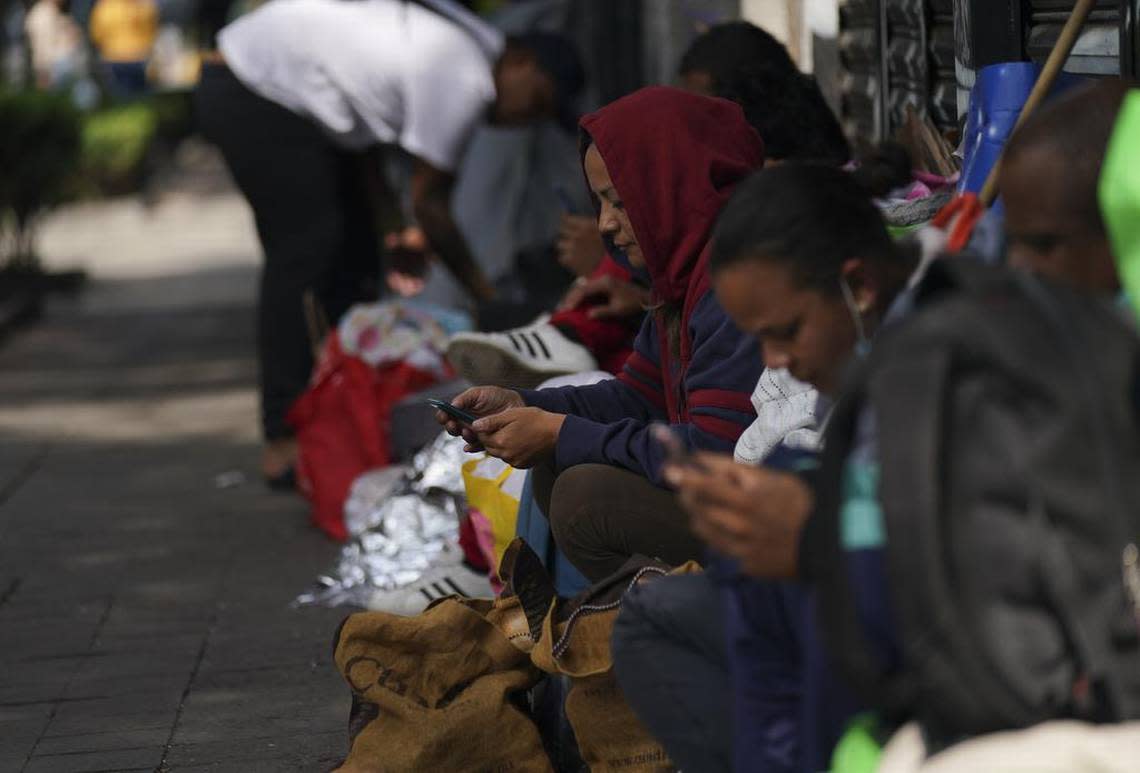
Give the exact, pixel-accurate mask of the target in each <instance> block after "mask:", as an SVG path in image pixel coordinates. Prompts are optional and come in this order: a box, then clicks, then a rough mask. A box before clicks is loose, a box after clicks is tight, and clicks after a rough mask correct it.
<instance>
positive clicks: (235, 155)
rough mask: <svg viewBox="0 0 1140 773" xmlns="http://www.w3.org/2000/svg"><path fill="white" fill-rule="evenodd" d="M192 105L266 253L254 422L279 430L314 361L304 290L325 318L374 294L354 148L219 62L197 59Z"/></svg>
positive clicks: (373, 247) (372, 225) (369, 219)
mask: <svg viewBox="0 0 1140 773" xmlns="http://www.w3.org/2000/svg"><path fill="white" fill-rule="evenodd" d="M195 112H196V113H197V119H198V124H199V127H200V129H201V131H202V134H203V135H204V136H205V137H206V139H208V140H210V141H211V142H213V143H214V144H215V145H217V146H218V148H219V149H220V150H221V153H222V156H223V157H224V158H225V161H226V165H227V166H228V167H229V170H230V173H231V174H232V175H233V178H234V181H235V182H236V183H237V186H238V188H239V189H240V190H241V192H242V194H243V195H244V196H245V197H246V199H247V200H248V201H249V204H250V206H251V207H252V208H253V214H254V218H255V220H256V223H257V234H258V237H259V239H260V240H261V246H262V250H263V251H264V253H265V265H264V268H263V270H262V273H261V284H260V297H259V299H258V312H257V340H258V359H259V365H260V382H261V384H260V385H261V416H262V427H263V430H264V434H265V437H266V439H269V440H274V439H278V438H282V437H287V436H289V435H290V434H291V432H290V430H289V427H288V425H287V424H286V422H285V415H286V413H287V412H288V410H289V407H290V406H291V405H292V404H293V401H294V400H296V399H297V397H299V396H300V394H301V393H302V392H303V391H304V389H305V387H306V385H307V383H308V380H309V376H310V373H311V372H312V369H313V358H312V348H311V345H310V338H309V333H308V328H307V326H306V322H305V312H304V305H303V299H304V295H305V293H306V291H312V292H313V294H314V296H315V297H316V298H317V300H319V301H320V303H321V305H322V307H323V309H324V312H325V314H326V316H327V317H328V319H329V321H330V322H331V323H332V324H336V321H337V320H338V319H339V318H340V316H341V315H342V314H343V313H344V312H345V311H346V310H347V309H348V308H349V306H351V305H352V304H353V303H356V302H359V301H362V300H368V299H374V298H375V297H376V295H377V288H378V286H379V275H380V257H379V241H378V234H377V228H376V219H375V213H374V212H373V211H372V204H371V200H370V197H369V195H368V188H367V183H366V178H365V176H364V173H363V168H364V166H363V164H364V158H363V154H361V153H350V152H347V151H345V150H342V149H340V148H339V147H337V146H336V145H334V144H333V143H332V142H331V141H330V140H329V139H328V138H327V137H326V136H325V134H324V133H323V131H322V130H321V129H320V128H319V127H318V126H317V125H316V124H314V123H313V122H312V121H309V120H307V119H305V118H302V117H300V116H298V115H296V114H295V113H292V112H290V111H289V110H286V109H285V108H283V107H281V106H280V105H278V104H276V103H274V102H271V101H269V100H267V99H264V98H262V97H260V96H258V95H257V94H254V93H253V92H252V91H250V90H249V89H248V88H246V87H245V86H244V85H243V84H242V83H241V82H240V81H239V80H238V79H237V78H236V77H235V76H234V75H233V74H232V73H231V72H230V71H229V69H228V68H226V67H225V66H224V65H216V64H208V65H206V66H204V67H203V69H202V78H201V81H200V83H199V85H198V89H197V92H196V94H195Z"/></svg>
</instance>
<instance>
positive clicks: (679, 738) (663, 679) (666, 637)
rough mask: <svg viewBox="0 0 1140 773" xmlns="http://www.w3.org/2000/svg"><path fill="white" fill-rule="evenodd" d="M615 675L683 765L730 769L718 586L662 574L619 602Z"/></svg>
mask: <svg viewBox="0 0 1140 773" xmlns="http://www.w3.org/2000/svg"><path fill="white" fill-rule="evenodd" d="M612 647H613V658H614V673H615V674H616V675H617V680H618V684H619V685H620V686H621V690H622V693H623V694H624V695H625V699H626V701H628V702H629V705H630V706H631V707H632V708H633V710H634V713H636V714H637V717H638V719H640V720H641V721H642V723H643V724H644V725H645V726H646V727H647V728H649V731H650V732H651V733H653V735H654V736H655V737H656V738H657V739H658V740H660V741H661V743H662V744H663V745H664V746H665V749H666V751H668V752H669V756H670V757H672V759H673V762H674V763H675V764H676V765H677V766H678V767H679V768H681V770H684V771H694V772H700V773H704V772H705V771H721V770H723V771H728V770H732V697H731V688H730V685H729V677H728V662H727V652H726V644H725V638H724V614H723V607H722V596H721V591H720V589H719V588H718V587H717V586H716V585H714V584H713V583H712V582H711V581H710V579H709V577H708V576H707V575H705V574H687V575H677V576H674V577H664V578H662V579H660V580H657V581H654V582H649V583H646V584H644V585H641V586H638V587H635V588H634V589H633V590H631V591H630V592H629V593H627V594H626V595H625V597H624V599H623V600H622V609H621V613H620V614H619V615H618V618H617V621H616V622H615V623H614V632H613V639H612Z"/></svg>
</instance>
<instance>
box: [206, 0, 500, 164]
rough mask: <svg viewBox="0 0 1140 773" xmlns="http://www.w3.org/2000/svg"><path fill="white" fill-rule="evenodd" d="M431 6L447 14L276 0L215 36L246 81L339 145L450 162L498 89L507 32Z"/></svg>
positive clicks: (439, 2)
mask: <svg viewBox="0 0 1140 773" xmlns="http://www.w3.org/2000/svg"><path fill="white" fill-rule="evenodd" d="M431 5H432V7H433V8H437V9H439V11H440V13H436V12H435V11H432V10H429V9H427V8H424V7H421V6H420V5H418V4H416V3H411V2H403V0H353V2H344V0H271V2H268V3H266V4H265V5H263V6H261V7H260V8H258V9H257V10H255V11H253V12H251V13H249V14H247V15H245V16H243V17H241V18H239V19H238V20H237V21H235V22H233V23H232V24H230V25H228V26H227V27H226V28H225V29H223V30H222V31H221V32H220V33H219V35H218V47H219V48H220V49H221V52H222V55H223V57H224V58H225V60H226V63H227V65H228V66H229V68H230V70H232V71H233V73H234V75H236V76H237V78H238V79H239V80H240V81H241V82H242V83H244V84H245V85H246V86H247V87H248V88H249V89H250V90H252V91H254V92H255V93H257V94H260V95H261V96H263V97H265V98H266V99H269V100H271V101H273V102H276V103H278V104H280V105H281V106H283V107H285V108H288V109H289V110H292V111H293V112H295V113H298V114H300V115H303V116H306V117H309V118H311V119H313V120H315V121H316V122H317V123H318V124H320V125H321V126H323V127H324V128H325V130H326V131H327V132H328V133H329V135H330V136H331V137H332V138H333V139H334V140H335V141H336V142H337V143H338V144H340V145H342V146H343V147H346V148H349V149H361V148H364V147H367V146H368V145H371V144H374V143H377V142H380V143H385V144H395V145H399V146H400V147H402V148H403V149H404V150H406V151H407V152H408V153H410V154H412V155H413V156H416V157H418V158H421V159H423V160H424V161H427V162H428V163H430V164H432V165H433V166H435V167H437V168H439V169H443V170H445V171H454V170H455V169H456V167H457V166H458V165H459V161H460V159H461V158H462V156H463V150H464V147H465V146H466V144H467V141H468V140H469V138H470V137H471V135H472V134H473V133H474V131H475V128H476V126H477V125H478V124H479V122H480V121H481V120H482V119H483V118H484V117H485V115H486V113H487V111H488V109H489V108H490V106H491V104H492V103H493V102H494V100H495V83H494V78H493V76H492V68H493V65H494V62H495V60H496V59H497V58H498V56H499V54H500V53H501V51H502V48H503V45H504V41H503V36H502V35H501V34H500V33H499V32H497V31H496V30H495V29H494V28H492V27H490V26H489V25H487V24H485V23H484V22H482V21H481V20H480V19H479V18H478V17H476V16H474V15H473V14H471V13H469V12H467V11H466V10H464V9H463V8H461V7H459V6H458V5H455V4H454V3H450V2H446V1H445V0H431ZM444 13H446V17H445V16H444V15H443V14H444Z"/></svg>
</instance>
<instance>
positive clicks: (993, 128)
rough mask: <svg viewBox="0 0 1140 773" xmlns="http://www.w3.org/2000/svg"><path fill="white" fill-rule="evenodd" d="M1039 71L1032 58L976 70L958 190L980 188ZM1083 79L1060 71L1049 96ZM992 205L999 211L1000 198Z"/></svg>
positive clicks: (1081, 81)
mask: <svg viewBox="0 0 1140 773" xmlns="http://www.w3.org/2000/svg"><path fill="white" fill-rule="evenodd" d="M1040 74H1041V66H1040V65H1037V64H1034V63H1033V62H1004V63H1002V64H991V65H989V66H987V67H983V68H982V69H980V70H979V71H978V78H977V81H976V82H975V83H974V88H973V90H972V91H971V92H970V106H969V109H968V111H967V114H966V128H965V130H964V132H963V138H962V147H963V151H964V153H963V155H964V159H963V162H962V178H961V180H960V181H959V182H958V191H959V192H962V191H970V192H972V193H980V192H981V190H982V186H983V185H985V182H986V176H987V175H988V174H989V173H990V170H991V169H993V167H994V164H996V163H997V160H998V158H999V157H1000V156H1001V150H1002V147H1004V146H1005V143H1006V140H1008V139H1009V136H1010V135H1011V134H1012V133H1013V126H1014V124H1015V123H1017V117H1018V115H1020V114H1021V108H1022V106H1024V105H1025V100H1026V99H1028V98H1029V92H1031V91H1032V90H1033V84H1034V83H1036V82H1037V76H1038V75H1040ZM1085 80H1086V79H1085V78H1082V77H1080V76H1078V75H1071V74H1069V73H1064V72H1063V73H1061V74H1060V76H1059V77H1058V78H1057V81H1056V83H1054V84H1053V88H1052V90H1051V91H1050V92H1049V98H1050V99H1051V98H1053V97H1054V96H1056V95H1057V94H1060V93H1061V92H1063V91H1065V90H1067V89H1069V88H1072V87H1073V86H1075V85H1078V84H1080V83H1084V82H1085ZM994 208H995V209H998V211H999V212H1000V208H1001V202H1000V200H999V201H997V202H994Z"/></svg>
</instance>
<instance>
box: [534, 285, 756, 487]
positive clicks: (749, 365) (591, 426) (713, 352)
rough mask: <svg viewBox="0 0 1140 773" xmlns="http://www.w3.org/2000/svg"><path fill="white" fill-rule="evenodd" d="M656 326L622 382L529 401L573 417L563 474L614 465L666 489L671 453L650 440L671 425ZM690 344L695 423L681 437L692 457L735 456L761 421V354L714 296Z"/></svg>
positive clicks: (646, 330)
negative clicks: (656, 426) (757, 396)
mask: <svg viewBox="0 0 1140 773" xmlns="http://www.w3.org/2000/svg"><path fill="white" fill-rule="evenodd" d="M652 325H653V323H652V322H647V323H646V325H645V326H644V327H643V328H642V331H641V334H640V335H639V336H638V339H637V342H636V345H635V351H634V354H633V355H632V356H631V357H630V359H629V361H628V362H627V363H626V367H625V369H624V371H623V372H622V374H621V376H619V377H618V378H617V379H616V380H614V381H608V382H603V383H602V384H597V385H594V386H592V387H585V388H581V389H575V388H573V387H569V388H567V389H566V390H557V391H559V392H562V393H563V394H561V395H551V396H550V397H546V396H538V397H536V395H541V393H534V392H524V393H523V399H524V400H526V401H527V404H528V405H537V406H538V407H541V408H544V409H545V410H552V411H555V412H558V413H565V414H567V417H566V420H565V422H564V423H563V424H562V430H561V432H559V435H558V443H557V446H556V447H555V455H554V462H555V467H556V468H557V469H559V470H564V469H566V468H568V467H572V466H574V465H577V464H588V463H598V464H610V465H614V466H616V467H621V468H623V469H627V470H631V471H632V472H636V473H638V474H640V475H644V476H645V477H647V478H649V480H651V481H653V482H654V483H656V484H658V485H661V483H662V479H661V467H662V465H663V464H664V462H665V451H664V449H663V448H661V446H660V445H659V444H658V443H657V442H656V441H655V440H654V439H653V438H652V436H651V435H650V432H649V423H650V422H652V421H664V420H665V419H666V418H667V417H666V414H665V410H664V404H665V401H664V393H663V390H662V386H661V384H662V379H661V375H660V373H661V371H660V366H659V364H658V358H657V356H656V345H657V336H656V332H655V330H654V329H653V328H652ZM690 336H691V340H692V342H693V348H692V357H691V359H690V362H689V368H688V373H687V375H686V378H685V383H684V390H685V399H686V400H687V402H688V406H689V412H690V416H691V421H690V422H689V423H687V424H674V425H673V426H674V431H675V432H677V433H678V435H679V436H680V437H681V438H682V439H683V441H684V442H685V444H686V446H687V447H689V448H691V449H701V450H709V451H719V452H725V453H731V451H732V448H733V445H734V444H735V443H736V439H737V438H738V437H739V436H740V433H741V432H743V431H744V429H745V428H746V427H747V426H748V425H749V424H750V423H751V422H752V420H753V419H754V418H755V417H756V414H755V411H754V410H753V408H752V402H751V399H750V398H751V394H752V389H753V388H754V387H755V385H756V381H757V380H758V379H759V378H760V372H761V371H762V370H763V366H762V364H761V361H760V354H759V352H758V351H757V347H756V344H755V342H754V341H752V340H751V339H750V338H748V337H746V336H744V335H743V334H742V333H740V331H738V330H737V329H736V327H735V326H734V325H733V324H732V322H731V321H730V320H729V319H728V317H727V316H726V315H725V313H724V311H723V310H722V309H721V308H720V305H719V304H718V303H717V302H716V299H715V297H714V296H713V294H712V293H711V292H710V293H708V294H706V295H705V297H704V298H702V299H701V301H700V302H699V303H698V304H697V307H696V308H695V309H694V311H693V314H692V315H691V318H690ZM600 388H603V389H604V391H603V389H600ZM543 391H546V390H543ZM532 400H533V402H532ZM556 406H557V407H556ZM558 407H563V408H567V407H568V408H570V410H558Z"/></svg>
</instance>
